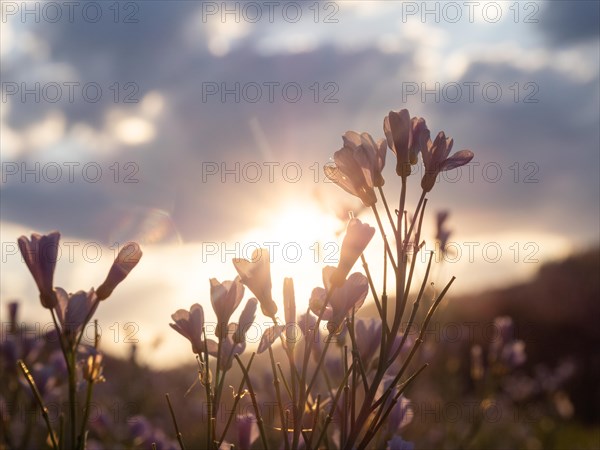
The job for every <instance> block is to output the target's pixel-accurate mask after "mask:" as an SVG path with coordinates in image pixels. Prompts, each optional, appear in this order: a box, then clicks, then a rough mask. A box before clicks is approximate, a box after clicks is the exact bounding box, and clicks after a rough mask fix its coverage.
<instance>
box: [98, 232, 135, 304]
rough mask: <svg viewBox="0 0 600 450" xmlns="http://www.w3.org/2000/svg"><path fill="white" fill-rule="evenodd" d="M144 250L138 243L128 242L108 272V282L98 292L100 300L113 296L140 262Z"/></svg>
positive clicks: (105, 281)
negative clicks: (119, 285)
mask: <svg viewBox="0 0 600 450" xmlns="http://www.w3.org/2000/svg"><path fill="white" fill-rule="evenodd" d="M141 258H142V249H141V248H140V246H139V245H138V244H137V243H136V242H128V243H127V244H125V246H124V247H123V248H122V249H121V251H120V252H119V254H118V255H117V258H116V259H115V261H114V262H113V265H112V266H111V268H110V271H109V272H108V275H107V277H106V280H104V283H102V284H101V285H100V287H99V288H98V290H97V294H98V300H104V299H106V298H108V297H109V296H110V294H112V291H113V290H114V289H115V288H116V287H117V285H118V284H119V283H120V282H121V281H123V280H124V279H125V278H126V277H127V275H129V272H131V270H132V269H133V268H134V267H135V266H136V265H137V263H138V262H140V259H141Z"/></svg>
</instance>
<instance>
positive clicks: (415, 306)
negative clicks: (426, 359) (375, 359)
mask: <svg viewBox="0 0 600 450" xmlns="http://www.w3.org/2000/svg"><path fill="white" fill-rule="evenodd" d="M432 259H433V252H430V254H429V261H428V262H427V269H426V270H425V276H424V277H423V281H422V283H421V289H419V294H418V295H417V299H416V300H415V301H414V303H413V309H412V312H411V313H410V319H409V320H408V324H407V325H406V329H405V330H404V333H403V335H402V340H401V341H400V345H399V346H398V348H397V349H396V351H395V352H394V354H393V355H392V357H391V358H390V360H389V361H388V364H390V365H391V364H392V363H393V362H394V360H395V359H396V358H397V357H398V355H399V354H400V352H401V351H402V348H403V347H404V344H405V342H406V340H407V338H408V334H409V333H410V329H411V327H412V325H413V323H414V321H415V317H416V315H417V311H418V309H419V305H420V303H421V298H422V297H423V293H424V292H425V286H426V285H427V279H428V278H429V271H430V269H431V261H432Z"/></svg>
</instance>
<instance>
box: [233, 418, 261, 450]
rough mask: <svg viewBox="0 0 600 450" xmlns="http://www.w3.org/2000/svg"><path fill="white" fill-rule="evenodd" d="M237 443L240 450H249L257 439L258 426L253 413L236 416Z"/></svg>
mask: <svg viewBox="0 0 600 450" xmlns="http://www.w3.org/2000/svg"><path fill="white" fill-rule="evenodd" d="M237 431H238V445H239V447H240V449H241V450H249V449H250V447H251V446H252V443H253V442H254V441H256V439H258V426H257V425H256V417H255V416H254V414H251V413H249V414H246V415H238V416H237Z"/></svg>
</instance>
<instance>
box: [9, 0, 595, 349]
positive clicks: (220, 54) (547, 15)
mask: <svg viewBox="0 0 600 450" xmlns="http://www.w3.org/2000/svg"><path fill="white" fill-rule="evenodd" d="M24 5H25V4H24V3H22V2H3V3H2V23H1V44H0V56H1V69H0V74H1V76H2V102H1V104H0V107H1V114H0V126H1V136H0V138H1V141H0V143H1V153H0V159H1V162H2V184H1V185H0V194H1V196H2V202H1V207H0V208H1V213H2V218H1V221H0V225H1V231H0V235H1V239H2V245H3V252H2V253H3V260H2V266H1V267H2V279H3V282H2V286H1V288H0V295H1V299H2V302H3V303H4V302H6V301H7V300H9V299H13V298H20V299H22V301H23V305H24V313H25V314H26V315H27V316H28V317H29V318H31V317H39V318H40V319H39V320H42V321H43V320H46V317H45V315H44V314H45V312H44V311H42V309H41V307H40V306H39V305H37V300H36V298H37V296H36V295H35V291H34V285H33V283H32V280H31V279H30V276H29V274H28V273H27V271H26V267H25V265H24V264H23V263H22V261H21V260H20V256H19V255H17V254H15V252H14V242H15V240H16V238H17V237H18V236H19V235H21V234H27V233H30V232H32V231H38V232H47V231H50V230H53V229H58V230H60V231H61V233H62V235H63V241H64V242H69V243H73V244H70V245H73V249H74V250H73V255H72V258H71V257H67V256H65V257H63V258H61V261H59V267H58V269H57V274H56V284H57V285H58V286H63V287H64V288H65V289H67V290H68V291H75V290H78V289H88V288H89V287H90V286H97V285H98V284H99V283H100V282H101V281H102V279H103V278H104V275H105V272H106V271H107V270H108V267H109V266H110V261H111V259H112V257H113V253H114V250H113V249H114V248H115V246H114V244H115V243H123V242H125V241H126V240H131V239H133V240H138V241H140V242H141V243H142V245H143V248H144V251H145V255H144V258H143V260H142V263H140V266H139V267H138V268H136V271H135V272H134V273H133V274H132V275H131V279H130V280H128V281H127V282H126V283H124V284H123V286H121V287H120V288H119V292H115V297H116V298H114V299H111V301H110V302H105V303H106V305H104V304H103V305H102V306H103V308H101V310H100V311H99V317H100V319H101V320H102V322H103V323H105V324H107V326H108V325H109V324H112V323H115V322H116V323H119V324H120V325H122V324H124V323H128V322H135V323H137V324H139V330H140V331H139V336H140V338H143V339H145V340H149V339H154V337H155V336H157V335H158V334H162V335H163V338H164V339H165V342H164V343H163V344H162V345H161V346H160V347H159V351H163V352H168V349H169V348H171V347H170V345H171V344H172V343H177V342H179V341H178V337H175V336H171V334H173V333H171V332H170V331H169V330H168V329H167V328H166V324H167V322H168V320H169V314H170V313H171V312H174V311H175V309H177V308H179V307H189V305H191V304H192V303H194V302H196V301H202V302H207V300H208V294H209V292H208V286H209V285H208V277H211V276H216V277H217V278H219V279H231V278H233V276H234V275H235V272H234V271H233V267H232V265H231V264H230V262H229V261H230V259H231V258H232V257H233V256H234V253H236V252H237V253H240V252H243V251H247V250H248V249H249V248H250V247H249V246H247V247H244V245H245V244H247V243H248V242H258V243H264V242H278V243H279V244H280V246H279V247H278V248H282V247H284V246H285V245H286V244H290V245H288V247H291V248H292V250H294V249H298V248H300V249H301V251H302V258H301V260H299V261H291V260H294V259H295V258H294V257H293V256H290V255H287V256H286V255H283V254H282V253H278V252H279V250H278V252H275V255H276V258H277V255H279V256H278V257H279V259H280V261H279V262H280V265H277V261H275V265H274V289H276V290H277V291H278V290H280V289H281V283H282V280H281V279H280V278H279V279H278V278H277V277H278V276H279V277H281V276H294V277H296V278H297V279H298V280H299V281H300V282H297V285H298V289H299V291H300V292H301V295H299V298H301V297H302V296H304V297H306V296H307V295H308V293H310V290H311V289H312V287H314V286H316V285H318V284H319V283H320V275H319V273H320V270H321V267H322V263H323V258H324V257H325V256H326V255H327V250H328V249H327V248H326V247H325V245H326V244H328V243H333V242H338V239H339V236H337V235H336V232H337V231H338V230H339V228H340V227H342V226H343V224H342V223H341V222H339V221H337V219H335V214H336V213H339V212H340V211H342V213H343V211H345V210H348V209H353V210H358V208H359V205H358V204H357V203H356V202H355V201H353V199H351V198H349V197H348V196H347V195H346V194H345V193H343V192H342V191H341V190H340V189H338V188H336V187H335V186H333V185H331V184H330V183H324V182H323V176H322V167H323V165H324V164H326V163H327V162H328V161H329V159H330V157H331V156H332V155H333V152H334V151H336V150H337V149H338V148H339V147H340V146H341V139H340V137H341V135H342V134H343V133H344V132H345V131H346V130H350V129H352V130H356V131H367V132H369V133H371V134H373V136H374V137H375V138H381V137H383V130H382V123H383V117H384V116H385V115H386V114H387V112H388V111H390V110H397V109H401V108H408V109H409V110H410V112H411V114H412V115H419V116H423V117H425V118H426V120H427V123H428V125H429V127H430V128H431V129H432V131H434V132H437V131H438V130H444V131H446V133H447V134H448V135H450V136H452V137H454V139H455V148H456V149H457V150H460V149H462V148H469V149H471V150H473V151H474V152H475V159H474V160H473V162H472V164H471V165H469V166H468V167H465V168H463V170H462V171H461V172H460V173H453V174H452V173H450V174H448V176H449V177H451V176H455V175H457V176H458V177H457V178H456V179H446V180H441V181H440V182H439V183H438V185H437V186H436V187H435V188H434V190H433V192H432V193H431V195H430V197H429V198H430V202H429V207H430V208H431V212H435V211H436V210H441V209H450V210H451V217H450V223H449V225H450V228H452V229H453V230H454V233H453V235H452V238H451V240H453V241H455V242H456V243H457V248H458V251H459V252H461V254H460V255H457V257H456V260H455V261H452V262H448V261H447V262H446V263H444V264H442V267H441V268H440V269H439V275H440V277H442V276H445V277H448V276H449V275H450V274H457V275H458V276H459V281H460V283H457V287H456V292H460V291H462V292H467V291H472V290H481V289H485V288H487V287H498V286H503V285H505V284H506V283H510V282H512V281H514V280H518V279H526V278H527V277H528V276H530V275H531V274H532V273H534V272H535V270H536V269H537V268H538V267H539V264H540V263H541V262H543V261H545V260H550V259H553V258H558V257H562V256H564V255H566V254H568V253H569V252H572V251H574V250H577V249H582V248H586V247H587V246H589V245H595V244H597V243H598V229H599V225H600V224H599V210H598V192H599V190H600V185H599V168H600V164H599V147H600V145H599V128H598V123H599V109H600V108H599V82H598V81H599V65H600V64H599V40H598V38H599V24H598V2H595V1H583V2H577V1H574V2H561V1H552V2H520V3H517V2H480V4H479V5H477V6H471V7H469V5H468V4H465V3H464V2H400V1H397V2H375V1H342V2H320V3H316V2H273V3H271V4H269V3H268V2H267V3H264V2H250V3H240V2H238V3H236V2H230V3H227V4H224V3H222V2H203V3H202V2H179V1H169V2H167V1H146V2H129V3H119V4H115V3H112V2H87V3H86V2H82V3H81V5H80V6H78V7H77V9H73V10H69V7H68V6H67V5H66V4H65V2H42V3H39V4H38V6H37V7H36V6H35V4H34V3H29V4H27V5H28V6H27V7H25V6H24ZM25 8H29V9H28V10H27V11H29V12H27V11H25ZM470 8H471V9H470ZM224 13H225V14H224ZM259 14H260V17H259V16H258V15H259ZM36 83H37V84H36ZM236 83H237V84H236ZM98 88H99V89H100V90H101V92H100V90H98ZM224 90H225V91H227V92H228V93H227V92H226V93H225V94H224V96H223V91H224ZM424 91H427V92H429V93H427V92H425V93H424ZM27 92H29V93H27ZM236 95H237V96H238V97H239V98H236ZM36 96H38V97H39V98H36ZM236 100H237V101H236ZM236 163H237V164H239V166H236ZM393 167H394V156H393V154H391V153H390V154H388V165H387V167H386V172H385V177H386V185H385V188H386V193H387V196H388V199H390V200H391V199H394V200H393V202H394V204H395V202H396V198H397V195H398V194H397V193H398V186H399V183H398V180H397V179H396V178H395V175H394V170H393ZM25 170H29V172H26V171H25ZM70 170H72V172H69V171H70ZM99 170H100V171H101V172H99ZM224 170H229V171H230V172H225V173H224ZM236 176H237V179H236ZM315 177H316V179H315ZM411 181H412V183H413V184H412V186H413V187H412V191H411V192H410V193H409V205H411V206H412V207H414V203H415V202H416V199H417V198H418V195H419V192H418V184H419V183H418V175H415V176H414V178H413V179H412V180H411ZM361 217H362V218H364V220H366V221H369V222H372V223H373V222H374V220H373V218H372V216H370V215H369V214H367V213H363V215H362V216H361ZM433 222H434V221H433V218H432V217H431V218H430V220H429V223H428V224H426V231H427V232H428V233H429V236H432V234H433V232H434V230H433ZM317 241H318V242H319V243H320V247H315V246H314V244H315V242H317ZM75 243H77V244H79V245H78V246H75V245H76V244H75ZM236 243H237V244H236ZM466 243H468V244H466ZM213 244H215V245H216V247H215V246H213ZM291 244H294V245H291ZM236 245H237V246H236ZM429 245H430V247H433V244H429ZM111 246H112V248H111ZM83 248H85V249H86V250H85V251H86V252H87V253H84V252H83V251H82V249H83ZM317 248H319V249H320V251H319V252H318V254H316V253H315V252H316V251H317V250H316V249H317ZM331 248H333V247H331ZM470 248H472V249H473V255H472V258H471V257H469V254H468V253H469V249H470ZM483 248H485V249H486V253H484V252H482V251H481V249H483ZM498 248H499V249H500V251H501V252H502V254H501V255H500V256H499V257H498V258H497V257H496V256H495V251H496V250H497V249H498ZM98 249H100V251H101V253H102V254H101V255H99V256H98V257H96V256H95V254H91V253H92V252H97V250H98ZM215 249H217V250H215ZM66 250H67V249H66V248H65V254H66ZM380 250H381V245H380V243H379V242H374V243H373V245H372V249H371V251H372V254H371V258H375V256H374V255H378V254H379V253H378V252H380ZM242 256H246V255H244V254H242ZM333 256H334V257H335V255H333ZM528 257H529V259H527V258H528ZM315 258H316V259H317V263H315V262H314V260H315ZM473 274H476V276H473ZM7 280H10V282H8V281H7ZM440 282H441V280H440ZM206 304H207V303H206ZM114 347H115V348H114V349H115V351H120V352H125V351H126V346H124V345H123V344H122V343H117V344H115V346H114ZM161 349H162V350H161ZM158 354H160V353H158ZM165 354H166V353H165Z"/></svg>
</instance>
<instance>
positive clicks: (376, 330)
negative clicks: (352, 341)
mask: <svg viewBox="0 0 600 450" xmlns="http://www.w3.org/2000/svg"><path fill="white" fill-rule="evenodd" d="M355 333H356V343H357V345H358V353H359V355H360V359H361V361H362V363H363V365H364V368H365V370H367V371H368V370H369V363H370V362H371V360H372V359H373V358H374V357H375V356H376V354H377V353H378V350H379V345H380V344H381V322H380V321H377V320H375V319H370V320H368V321H367V320H365V319H358V320H356V324H355Z"/></svg>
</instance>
